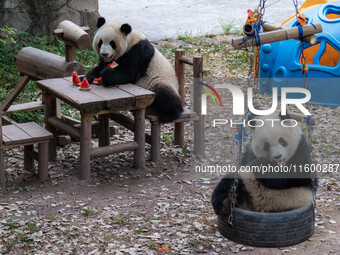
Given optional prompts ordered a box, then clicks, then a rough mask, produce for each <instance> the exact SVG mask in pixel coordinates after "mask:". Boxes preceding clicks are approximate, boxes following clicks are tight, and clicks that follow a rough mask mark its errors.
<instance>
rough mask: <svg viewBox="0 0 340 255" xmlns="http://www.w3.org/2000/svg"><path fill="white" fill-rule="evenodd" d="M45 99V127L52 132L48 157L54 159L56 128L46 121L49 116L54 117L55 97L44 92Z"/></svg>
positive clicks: (55, 111)
mask: <svg viewBox="0 0 340 255" xmlns="http://www.w3.org/2000/svg"><path fill="white" fill-rule="evenodd" d="M44 100H45V128H46V129H47V130H48V131H50V132H51V133H52V134H53V136H54V137H53V138H52V139H51V140H50V142H49V149H48V152H49V159H50V160H55V159H56V156H57V130H56V129H55V128H54V127H53V126H52V125H51V124H49V123H48V119H49V118H50V117H55V116H56V114H57V108H56V107H57V99H56V97H54V96H51V95H49V94H47V93H45V94H44Z"/></svg>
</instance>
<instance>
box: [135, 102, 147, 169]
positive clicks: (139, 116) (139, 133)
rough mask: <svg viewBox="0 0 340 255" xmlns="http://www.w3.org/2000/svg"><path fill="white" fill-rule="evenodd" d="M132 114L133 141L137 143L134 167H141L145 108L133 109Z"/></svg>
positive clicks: (143, 152)
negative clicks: (133, 121)
mask: <svg viewBox="0 0 340 255" xmlns="http://www.w3.org/2000/svg"><path fill="white" fill-rule="evenodd" d="M133 115H134V119H135V142H137V143H138V148H137V149H135V155H134V161H135V168H137V169H142V168H144V167H145V109H144V108H142V109H137V110H134V111H133Z"/></svg>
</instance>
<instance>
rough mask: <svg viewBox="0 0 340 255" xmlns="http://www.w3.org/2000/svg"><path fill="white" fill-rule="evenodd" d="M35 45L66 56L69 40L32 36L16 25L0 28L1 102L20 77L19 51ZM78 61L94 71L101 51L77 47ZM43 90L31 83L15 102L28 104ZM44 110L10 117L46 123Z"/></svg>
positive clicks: (65, 109)
mask: <svg viewBox="0 0 340 255" xmlns="http://www.w3.org/2000/svg"><path fill="white" fill-rule="evenodd" d="M29 46H30V47H34V48H38V49H40V50H44V51H47V52H51V53H54V54H56V55H60V56H65V43H64V42H62V41H60V40H59V39H57V38H56V37H51V36H32V35H30V34H28V33H26V32H23V31H20V30H17V29H14V28H9V27H5V28H0V66H1V68H0V104H1V103H2V102H3V101H4V100H5V99H6V98H7V97H8V95H9V94H10V92H11V91H12V89H14V87H15V86H16V84H17V83H18V81H19V80H20V74H19V72H18V71H17V70H16V66H15V59H16V56H17V54H18V52H19V51H20V50H21V49H22V48H24V47H29ZM75 61H77V62H80V63H81V64H82V65H83V66H84V68H85V70H86V71H88V70H90V69H91V68H92V67H93V66H94V65H95V64H96V63H97V61H98V57H97V54H96V53H95V52H94V50H93V49H92V48H89V49H86V50H79V49H76V52H75ZM40 98H41V91H40V90H39V89H38V88H37V86H36V83H35V82H33V81H31V82H29V83H28V84H27V85H26V86H25V88H24V90H23V91H22V92H21V93H20V94H19V96H18V98H17V99H16V101H15V102H14V104H16V103H26V102H32V101H36V100H40ZM62 113H63V114H66V115H68V116H70V117H77V113H76V110H75V109H74V108H70V107H68V106H64V105H62ZM43 115H44V112H43V110H38V111H29V112H23V113H14V114H11V115H9V118H10V119H12V120H14V121H16V122H19V123H22V122H27V121H35V122H37V123H39V124H43V123H44V119H43Z"/></svg>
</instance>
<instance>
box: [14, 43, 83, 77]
mask: <svg viewBox="0 0 340 255" xmlns="http://www.w3.org/2000/svg"><path fill="white" fill-rule="evenodd" d="M15 64H16V67H17V69H18V71H19V72H20V73H22V74H25V75H28V76H31V77H33V78H34V79H38V80H42V79H49V78H60V77H66V76H71V75H72V72H73V71H76V72H77V73H78V75H81V74H85V69H84V68H83V66H82V65H81V64H80V63H77V62H66V61H65V58H63V57H61V56H58V55H56V54H53V53H49V52H46V51H43V50H39V49H36V48H33V47H25V48H23V49H21V50H20V51H19V53H18V55H17V57H16V61H15Z"/></svg>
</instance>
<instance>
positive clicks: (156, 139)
mask: <svg viewBox="0 0 340 255" xmlns="http://www.w3.org/2000/svg"><path fill="white" fill-rule="evenodd" d="M160 150H161V124H157V123H151V161H152V162H159V161H160V159H161V154H160Z"/></svg>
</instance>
